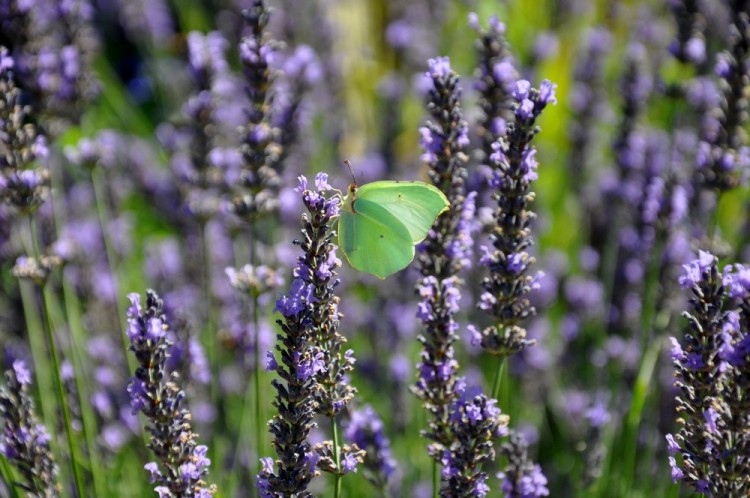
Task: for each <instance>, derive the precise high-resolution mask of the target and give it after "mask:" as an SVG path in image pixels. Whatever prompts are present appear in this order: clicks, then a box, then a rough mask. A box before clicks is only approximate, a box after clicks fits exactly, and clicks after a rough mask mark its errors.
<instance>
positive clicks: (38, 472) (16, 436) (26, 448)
mask: <svg viewBox="0 0 750 498" xmlns="http://www.w3.org/2000/svg"><path fill="white" fill-rule="evenodd" d="M29 384H31V374H30V372H29V370H28V369H27V368H26V365H25V364H24V362H23V361H21V360H15V361H14V362H13V367H12V368H10V369H8V370H7V371H6V372H5V385H4V386H2V387H0V419H2V424H3V431H2V433H0V453H2V454H3V456H5V458H7V459H8V461H9V462H10V463H11V464H13V465H14V466H15V467H16V468H17V469H18V472H19V473H20V475H21V476H22V477H23V480H24V482H23V487H24V489H25V490H26V491H27V492H28V496H34V497H39V498H42V497H44V498H56V497H57V496H59V491H60V490H59V486H58V484H57V474H58V468H57V464H56V463H55V461H54V459H53V458H52V452H51V451H50V446H49V442H50V436H49V433H48V432H47V429H46V428H45V427H44V426H43V425H42V424H40V423H38V422H37V419H36V415H35V414H34V403H33V402H32V401H31V397H30V396H29V393H28V386H29ZM8 485H12V484H11V483H8Z"/></svg>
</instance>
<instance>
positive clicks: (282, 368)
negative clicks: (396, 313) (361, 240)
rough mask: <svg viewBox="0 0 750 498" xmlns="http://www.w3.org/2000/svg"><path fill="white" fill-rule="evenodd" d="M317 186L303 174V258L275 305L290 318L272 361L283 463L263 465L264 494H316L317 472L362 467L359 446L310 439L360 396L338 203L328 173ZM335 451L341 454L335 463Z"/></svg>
mask: <svg viewBox="0 0 750 498" xmlns="http://www.w3.org/2000/svg"><path fill="white" fill-rule="evenodd" d="M315 183H316V185H317V187H318V188H320V189H321V190H319V191H316V192H313V191H310V190H307V185H308V182H307V179H306V178H305V177H304V176H301V177H299V188H298V189H297V191H298V192H300V191H301V194H302V200H303V202H304V204H305V207H306V208H307V211H308V212H307V213H305V214H304V215H303V230H302V234H303V237H302V240H300V241H295V243H297V244H299V245H300V246H301V247H302V249H303V251H304V254H303V255H302V256H299V257H298V260H297V267H296V268H295V269H294V272H293V273H294V275H295V279H294V280H293V281H292V284H291V287H290V290H289V292H288V293H287V294H286V295H282V296H281V297H280V298H279V300H278V301H277V302H276V311H279V312H280V313H281V314H282V315H283V317H284V320H278V322H277V323H278V324H279V325H280V327H281V332H280V333H279V334H278V335H277V339H278V342H277V344H276V350H277V351H279V353H280V358H281V361H280V362H278V363H277V362H276V360H274V362H273V363H275V369H274V370H275V372H276V373H277V374H278V375H279V377H280V378H281V380H277V379H274V380H273V386H274V388H275V389H276V401H275V406H276V407H277V408H278V409H279V413H278V414H277V415H276V416H274V418H273V420H272V421H271V422H270V423H269V425H270V430H271V434H272V435H273V446H274V448H275V450H276V454H277V456H278V459H277V460H276V462H275V463H276V469H274V465H273V462H271V461H270V459H265V460H262V462H263V468H262V469H261V472H260V474H259V475H258V476H257V482H258V488H259V490H260V491H261V493H264V496H276V495H277V494H284V495H287V494H295V495H296V496H310V494H309V492H307V491H306V489H307V486H308V485H309V483H310V481H311V480H312V478H313V477H315V476H316V475H317V474H318V473H319V470H318V469H321V470H326V471H329V472H332V473H334V474H337V475H342V474H344V473H346V472H348V471H350V470H353V469H352V468H351V464H352V461H353V460H352V459H354V460H355V461H358V462H361V461H362V457H363V454H364V452H362V451H360V450H359V449H358V448H356V446H355V447H348V446H344V447H342V448H333V445H332V443H331V442H330V441H326V442H324V443H320V444H318V445H316V446H315V448H312V447H311V444H310V442H309V441H308V436H309V433H310V430H311V429H312V428H314V427H315V423H314V422H313V416H314V413H315V411H317V412H318V413H323V414H325V415H328V416H335V414H337V413H339V412H340V411H341V410H342V409H343V408H344V407H345V406H346V404H347V403H348V402H349V400H350V399H351V397H352V396H353V394H354V392H355V390H354V388H353V387H351V386H350V385H349V384H348V381H347V377H348V375H346V374H347V373H348V372H349V371H350V370H351V369H352V367H353V365H354V358H353V356H352V354H351V352H346V353H344V354H343V355H341V354H340V351H341V346H342V344H343V338H342V337H341V336H339V335H338V332H337V329H338V321H339V318H340V315H339V312H338V297H337V296H335V294H334V293H333V289H334V287H335V286H336V284H337V283H338V281H337V279H336V274H335V269H336V268H337V267H338V266H339V265H340V264H341V263H340V261H338V260H337V259H336V258H335V249H336V246H335V245H334V244H333V237H334V235H335V232H333V230H332V227H331V225H332V218H335V217H336V216H337V215H338V207H336V206H333V205H334V204H336V205H337V204H338V203H339V202H340V200H339V198H338V197H337V196H332V195H328V194H327V192H328V189H329V185H328V182H327V176H325V175H323V174H320V175H318V176H316V179H315ZM332 254H333V255H334V256H333V257H332ZM323 268H325V271H321V269H323ZM290 435H294V437H290ZM336 451H340V455H336V457H335V458H334V455H335V454H334V452H336ZM306 455H310V456H309V457H305V458H306V460H307V461H308V463H307V464H303V463H302V460H301V458H302V457H304V456H306ZM339 456H340V457H342V458H341V459H339ZM339 461H342V462H345V463H346V465H347V466H349V467H347V468H346V469H345V468H343V467H342V468H338V467H337V466H336V465H335V462H339Z"/></svg>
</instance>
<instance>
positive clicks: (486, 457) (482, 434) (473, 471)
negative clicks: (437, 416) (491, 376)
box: [440, 383, 508, 498]
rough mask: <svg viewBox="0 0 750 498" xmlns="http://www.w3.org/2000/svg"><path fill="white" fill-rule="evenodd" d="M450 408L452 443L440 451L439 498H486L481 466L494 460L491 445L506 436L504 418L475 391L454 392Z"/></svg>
mask: <svg viewBox="0 0 750 498" xmlns="http://www.w3.org/2000/svg"><path fill="white" fill-rule="evenodd" d="M456 392H457V394H458V396H459V397H458V399H457V400H456V401H455V402H454V403H453V405H451V407H450V415H449V418H450V429H451V431H452V432H453V434H452V436H453V437H452V439H453V441H454V442H453V444H451V445H450V446H449V447H445V448H443V449H442V452H441V454H440V463H441V464H442V472H441V474H442V475H441V485H440V496H441V497H446V498H447V497H451V496H486V495H487V493H488V492H489V486H488V485H487V484H486V481H487V474H486V473H485V472H484V471H483V470H482V466H483V465H484V464H485V463H486V462H489V461H492V460H494V458H495V449H494V443H495V441H496V440H497V438H499V437H501V436H504V435H506V434H507V425H508V416H507V415H504V414H502V413H501V412H500V409H499V408H498V407H497V406H495V405H496V403H497V402H496V400H494V399H489V398H488V397H487V396H485V395H484V394H482V392H481V390H480V389H479V388H471V389H467V388H466V387H465V385H463V383H461V385H460V386H458V388H457V389H456Z"/></svg>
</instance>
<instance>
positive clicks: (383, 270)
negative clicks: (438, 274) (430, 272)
mask: <svg viewBox="0 0 750 498" xmlns="http://www.w3.org/2000/svg"><path fill="white" fill-rule="evenodd" d="M355 209H356V212H350V211H346V210H343V211H342V212H341V214H340V216H339V227H338V232H339V247H341V250H342V251H343V253H344V256H346V259H347V260H349V263H350V264H351V265H352V266H353V267H354V268H356V269H357V270H360V271H363V272H366V273H370V274H372V275H375V276H376V277H378V278H385V277H387V276H389V275H392V274H394V273H396V272H397V271H399V270H403V269H404V268H406V267H407V266H408V265H409V263H411V260H412V259H414V242H412V238H411V235H410V234H409V231H408V230H407V229H406V227H405V226H404V225H403V223H401V222H400V221H399V220H398V219H397V218H396V217H394V216H393V215H392V214H391V213H389V212H388V211H387V210H386V209H385V208H383V207H382V206H379V205H378V204H376V203H374V202H370V201H367V200H365V199H360V198H359V197H357V200H356V202H355Z"/></svg>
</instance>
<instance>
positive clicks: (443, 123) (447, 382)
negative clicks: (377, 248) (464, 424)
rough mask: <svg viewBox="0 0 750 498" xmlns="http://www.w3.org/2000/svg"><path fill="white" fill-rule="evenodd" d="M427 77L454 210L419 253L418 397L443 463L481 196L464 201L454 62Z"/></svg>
mask: <svg viewBox="0 0 750 498" xmlns="http://www.w3.org/2000/svg"><path fill="white" fill-rule="evenodd" d="M428 66H429V70H428V72H427V76H428V77H429V78H430V80H431V82H432V88H431V89H430V91H429V92H428V95H427V110H428V112H429V113H430V119H429V120H428V121H427V122H426V123H425V125H424V126H423V127H422V128H420V133H421V135H422V141H421V145H422V148H423V150H424V154H423V155H422V159H423V160H424V161H425V162H426V163H427V166H429V170H428V175H429V177H430V180H431V181H432V183H433V184H434V185H435V186H436V187H437V188H439V189H440V190H442V191H443V192H444V193H445V194H446V197H448V200H449V201H450V209H449V211H448V212H447V213H444V214H443V215H442V216H440V217H439V218H438V219H437V220H435V223H434V224H433V226H432V229H431V230H430V232H429V233H428V234H427V237H426V238H425V240H424V242H423V243H422V244H421V245H420V247H419V255H418V261H419V266H420V271H421V273H422V275H423V276H422V278H421V279H420V281H419V283H418V284H417V291H418V292H419V295H420V296H421V297H422V301H421V302H420V303H419V307H418V310H417V317H418V318H419V319H420V320H421V321H422V323H423V325H424V328H423V332H422V333H421V334H420V335H419V336H418V338H417V340H418V341H419V342H420V343H421V344H422V353H421V363H420V365H419V367H418V368H419V372H420V375H419V379H418V381H417V383H416V385H415V386H414V388H413V390H414V392H415V394H416V395H417V396H418V397H419V398H420V399H421V400H422V402H423V404H424V407H425V409H426V410H427V411H428V412H429V413H430V419H429V421H428V430H427V431H425V432H424V434H423V435H424V436H425V437H427V438H428V439H430V440H431V441H432V443H430V447H429V452H430V454H431V455H432V456H433V458H435V459H436V460H438V461H439V460H440V458H441V455H442V453H443V451H444V450H445V449H446V448H448V447H450V446H451V443H452V433H451V431H450V427H449V425H450V423H449V415H450V410H449V408H450V406H451V404H452V403H453V402H454V401H455V400H456V398H457V397H458V393H457V392H456V383H457V377H456V373H457V370H458V362H457V361H456V360H455V359H454V347H453V344H454V343H455V342H456V340H457V338H458V336H457V334H456V330H457V329H458V324H457V323H456V320H455V314H456V313H457V312H458V310H459V307H458V302H459V300H460V298H461V286H462V284H463V282H462V281H461V279H460V278H459V277H458V273H459V272H460V271H461V270H462V269H464V268H466V267H467V266H469V264H470V259H469V257H468V256H469V254H470V252H471V249H472V244H473V240H472V234H471V232H472V228H473V225H472V220H471V219H467V218H466V217H465V216H464V214H465V213H466V212H471V213H473V211H474V194H472V195H469V196H466V195H465V190H466V189H465V180H466V168H465V167H464V164H465V162H466V160H467V156H466V154H465V152H464V150H465V148H466V146H467V145H468V142H469V141H468V138H467V135H468V133H467V124H466V121H464V119H463V113H462V111H461V104H460V102H461V86H460V85H459V82H460V80H459V77H458V75H457V74H456V73H455V72H454V71H453V70H452V69H451V66H450V61H449V59H448V58H447V57H439V58H436V59H430V60H429V61H428Z"/></svg>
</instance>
